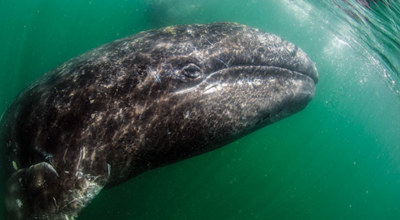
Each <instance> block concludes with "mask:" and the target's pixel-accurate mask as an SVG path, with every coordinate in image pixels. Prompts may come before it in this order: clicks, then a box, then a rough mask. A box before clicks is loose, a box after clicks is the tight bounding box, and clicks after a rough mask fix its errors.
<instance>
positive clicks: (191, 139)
mask: <svg viewBox="0 0 400 220" xmlns="http://www.w3.org/2000/svg"><path fill="white" fill-rule="evenodd" d="M317 81H318V73H317V70H316V68H315V65H314V64H313V63H312V61H311V60H310V58H309V57H308V56H307V55H306V54H305V53H304V52H303V51H302V50H301V49H299V48H298V47H296V46H295V45H293V44H292V43H289V42H287V41H284V40H282V39H281V38H279V37H277V36H275V35H272V34H268V33H264V32H262V31H259V30H258V29H256V28H252V27H248V26H245V25H241V24H236V23H212V24H205V25H197V24H195V25H179V26H172V27H166V28H163V29H157V30H150V31H146V32H141V33H138V34H135V35H133V36H130V37H126V38H123V39H120V40H116V41H114V42H111V43H108V44H105V45H103V46H101V47H99V48H96V49H94V50H91V51H89V52H87V53H85V54H83V55H81V56H78V57H76V58H73V59H71V60H69V61H67V62H65V63H64V64H62V65H60V66H59V67H57V68H55V69H54V70H52V71H50V72H48V73H47V74H45V75H44V76H43V77H42V78H40V79H39V80H38V81H36V82H35V83H33V84H32V85H30V86H29V87H28V88H27V89H25V90H24V91H23V92H22V93H21V94H19V96H18V97H17V98H16V100H15V102H14V103H13V104H12V105H11V106H10V107H9V109H8V110H7V112H6V113H5V114H4V116H3V118H2V140H1V143H2V150H3V151H4V155H5V157H6V158H5V159H4V164H3V166H2V167H3V168H4V169H5V173H6V178H7V179H8V180H7V185H6V195H5V209H6V219H74V218H76V217H77V216H78V213H79V211H80V210H81V209H82V208H84V207H85V206H87V204H88V203H89V202H90V201H91V200H92V199H93V198H94V197H95V196H96V195H97V194H98V193H99V192H100V191H101V190H102V189H103V188H104V187H111V186H114V185H117V184H119V183H121V182H123V181H126V180H128V179H130V178H132V177H134V176H136V175H138V174H140V173H143V172H145V171H147V170H150V169H154V168H156V167H160V166H163V165H167V164H170V163H173V162H176V161H179V160H182V159H185V158H189V157H192V156H195V155H198V154H200V153H204V152H207V151H211V150H213V149H215V148H218V147H221V146H223V145H225V144H226V143H229V142H230V141H232V140H235V139H236V138H239V137H241V136H243V135H245V134H247V133H249V132H251V131H253V130H255V129H257V128H260V127H262V126H265V125H267V124H270V123H273V122H275V121H278V120H279V119H282V118H284V117H286V116H289V115H291V114H293V113H296V112H298V111H300V110H302V109H303V108H304V107H305V106H306V105H307V103H308V102H309V101H310V100H311V99H312V97H313V96H314V91H315V85H316V83H317Z"/></svg>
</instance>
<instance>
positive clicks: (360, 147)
mask: <svg viewBox="0 0 400 220" xmlns="http://www.w3.org/2000/svg"><path fill="white" fill-rule="evenodd" d="M326 2H328V3H329V2H330V1H326ZM392 4H393V6H392V8H389V9H385V10H389V12H390V10H394V9H395V6H396V7H398V3H393V2H392ZM389 12H385V11H383V12H382V13H383V14H385V13H389ZM363 13H366V12H363ZM375 15H376V14H374V11H373V10H372V12H371V13H367V14H365V17H368V16H370V17H371V18H372V17H374V16H375ZM341 16H342V18H343V17H344V16H346V14H345V13H343V11H341V10H339V9H337V7H335V6H328V4H321V3H320V1H316V0H315V1H312V0H309V1H304V0H298V1H290V0H264V1H262V0H246V1H245V0H235V1H233V0H223V1H213V0H203V1H201V0H164V1H162V0H148V1H145V0H137V1H134V0H132V1H127V0H125V1H114V0H113V1H111V0H103V1H101V0H92V1H87V0H69V1H52V0H29V1H26V0H13V1H11V0H8V1H6V0H5V1H1V2H0V42H1V46H0V112H3V111H4V110H5V108H6V107H7V106H8V105H9V104H10V102H11V101H12V100H13V99H14V97H15V96H16V95H17V94H18V92H19V91H21V89H23V88H24V87H26V86H27V85H28V84H30V83H31V82H33V81H34V80H35V79H37V78H39V77H40V76H41V75H42V74H43V73H45V72H47V71H49V70H50V69H52V68H54V67H55V66H57V65H59V64H61V63H62V62H64V61H66V60H68V59H69V58H71V57H74V56H76V55H79V54H81V53H83V52H85V51H87V50H89V49H92V48H94V47H97V46H100V45H101V44H104V43H107V42H109V41H112V40H114V39H118V38H121V37H124V36H128V35H131V34H134V33H137V32H139V31H142V30H147V29H151V28H158V27H162V26H166V25H173V24H183V23H208V22H213V21H232V22H239V23H243V24H247V25H251V26H255V27H258V28H260V29H261V30H264V31H268V32H271V33H275V34H277V35H280V36H281V37H283V38H285V39H287V40H289V41H291V42H293V43H295V44H297V45H298V46H299V47H301V48H302V49H303V50H304V51H306V52H307V53H308V54H309V55H310V57H311V58H312V59H313V61H314V62H315V63H316V65H317V68H318V70H319V73H320V82H319V84H318V86H317V93H316V96H315V98H314V99H313V100H312V102H311V103H310V104H309V105H308V107H307V108H306V109H305V110H304V111H302V112H300V113H298V114H296V115H294V116H292V117H289V118H287V119H284V120H282V121H279V122H277V123H275V124H273V125H270V126H268V127H265V128H263V129H261V130H258V131H256V132H254V133H252V134H250V135H248V136H246V137H244V138H242V139H240V140H238V141H236V142H234V143H232V144H229V145H227V146H225V147H223V148H221V149H218V150H216V151H213V152H211V153H208V154H204V155H201V156H198V157H195V158H192V159H189V160H185V161H182V162H179V163H176V164H173V165H170V166H167V167H163V168H160V169H157V170H153V171H151V172H147V173H145V174H143V175H140V176H138V177H136V178H134V179H132V180H130V181H128V182H126V183H124V184H122V185H119V186H117V187H115V188H112V189H109V190H106V191H103V192H102V193H101V194H100V195H99V196H98V197H97V198H96V199H95V200H94V201H93V202H92V204H90V205H89V207H88V208H86V209H85V210H84V211H83V212H82V213H81V216H80V218H79V219H80V220H83V219H400V96H399V95H398V94H397V93H398V88H399V87H398V80H397V79H398V78H397V75H398V73H397V72H396V68H388V66H389V67H390V64H393V66H395V65H396V64H395V63H394V62H391V60H394V59H391V58H393V57H399V56H397V55H399V53H398V50H396V48H394V49H393V50H384V49H383V50H382V51H383V52H382V53H383V54H384V55H385V56H386V57H389V59H386V60H385V58H382V56H380V55H378V56H376V53H377V52H379V48H381V47H380V45H382V48H385V46H387V47H389V46H390V42H392V43H393V41H387V40H384V39H383V37H382V39H381V38H379V36H378V35H377V36H378V38H377V39H375V40H376V42H375V43H373V44H371V45H372V46H374V45H375V46H377V47H378V49H375V50H374V49H371V45H368V39H366V40H365V39H364V40H359V39H362V38H363V36H364V37H365V36H367V35H365V33H364V32H363V31H364V30H365V29H366V30H368V25H370V24H375V23H373V22H369V23H368V22H364V23H362V22H354V21H351V20H350V23H348V22H345V21H346V20H345V19H340V17H341ZM363 16H364V15H363ZM363 16H361V17H363ZM382 21H383V22H382ZM351 22H352V23H351ZM390 22H391V21H389V22H388V23H386V24H385V23H384V19H381V20H379V22H377V23H376V24H375V26H376V25H377V26H378V27H379V25H381V26H382V27H385V26H386V25H389V27H390V25H396V21H395V22H394V23H393V22H392V23H390ZM392 27H394V26H392ZM390 30H391V29H389V33H390ZM392 30H395V29H392ZM396 34H397V33H395V31H392V33H391V35H392V36H396ZM385 36H386V35H385ZM392 40H393V39H392ZM394 42H395V43H396V39H394ZM395 43H394V45H396V44H395ZM390 48H392V47H390ZM385 56H384V57H385ZM1 181H2V182H4V181H5V180H1ZM0 214H1V213H0ZM0 218H1V217H0Z"/></svg>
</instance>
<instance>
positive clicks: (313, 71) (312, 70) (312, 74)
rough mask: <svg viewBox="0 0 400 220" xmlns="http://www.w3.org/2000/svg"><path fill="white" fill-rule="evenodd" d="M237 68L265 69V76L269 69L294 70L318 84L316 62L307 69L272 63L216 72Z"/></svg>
mask: <svg viewBox="0 0 400 220" xmlns="http://www.w3.org/2000/svg"><path fill="white" fill-rule="evenodd" d="M235 69H242V70H247V71H249V72H251V71H252V70H265V76H268V75H270V73H269V72H270V71H269V70H271V69H276V70H281V71H282V72H292V73H293V75H303V76H305V77H307V78H309V79H311V80H312V81H313V82H314V85H316V84H317V83H318V71H317V68H316V67H315V65H314V64H312V65H310V66H309V67H308V68H307V70H306V71H304V70H298V69H295V68H287V67H281V66H271V65H235V66H228V67H225V68H223V69H220V70H218V71H216V72H214V73H218V72H221V71H224V70H225V71H227V70H235ZM214 73H213V74H214ZM211 75H212V74H211ZM211 75H210V76H211Z"/></svg>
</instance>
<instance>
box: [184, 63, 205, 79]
mask: <svg viewBox="0 0 400 220" xmlns="http://www.w3.org/2000/svg"><path fill="white" fill-rule="evenodd" d="M201 73H202V71H201V69H200V67H199V66H197V65H196V64H194V63H190V64H188V65H186V66H185V67H183V68H182V74H183V75H185V76H187V77H189V78H193V79H194V78H197V77H199V76H200V75H201Z"/></svg>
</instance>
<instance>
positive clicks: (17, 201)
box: [15, 199, 24, 208]
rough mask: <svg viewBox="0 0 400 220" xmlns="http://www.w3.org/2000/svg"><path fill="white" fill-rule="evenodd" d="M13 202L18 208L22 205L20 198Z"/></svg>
mask: <svg viewBox="0 0 400 220" xmlns="http://www.w3.org/2000/svg"><path fill="white" fill-rule="evenodd" d="M15 202H16V203H17V206H18V208H22V206H23V205H24V203H22V201H21V200H20V199H17V200H16V201H15Z"/></svg>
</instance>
